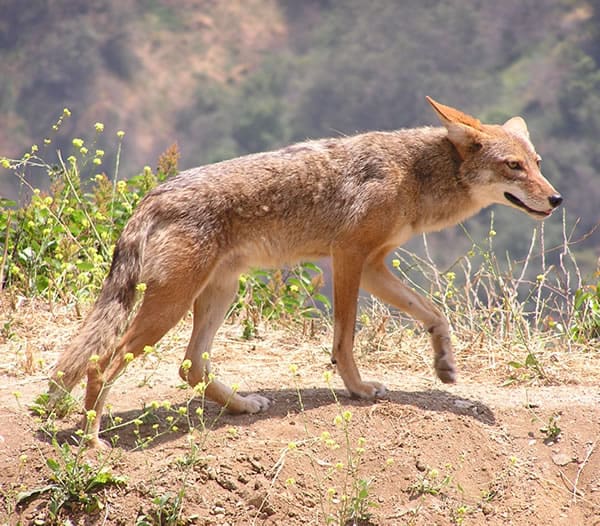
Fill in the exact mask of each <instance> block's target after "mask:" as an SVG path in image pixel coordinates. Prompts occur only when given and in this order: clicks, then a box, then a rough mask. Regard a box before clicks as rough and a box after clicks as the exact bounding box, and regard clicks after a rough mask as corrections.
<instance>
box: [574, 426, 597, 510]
mask: <svg viewBox="0 0 600 526" xmlns="http://www.w3.org/2000/svg"><path fill="white" fill-rule="evenodd" d="M598 440H599V439H598V438H597V439H596V440H595V441H594V443H593V444H592V445H591V446H590V447H589V448H588V450H587V453H586V455H585V458H584V459H583V462H582V463H581V466H579V469H578V470H577V475H576V476H575V482H574V483H573V500H574V501H575V500H577V495H578V494H580V493H581V492H580V491H578V490H577V484H578V483H579V477H580V475H581V472H582V471H583V468H584V467H585V465H586V464H587V463H588V462H589V460H590V457H591V456H592V453H593V452H594V449H596V445H597V444H598Z"/></svg>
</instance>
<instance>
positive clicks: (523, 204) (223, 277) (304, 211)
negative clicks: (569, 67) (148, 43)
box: [50, 99, 562, 445]
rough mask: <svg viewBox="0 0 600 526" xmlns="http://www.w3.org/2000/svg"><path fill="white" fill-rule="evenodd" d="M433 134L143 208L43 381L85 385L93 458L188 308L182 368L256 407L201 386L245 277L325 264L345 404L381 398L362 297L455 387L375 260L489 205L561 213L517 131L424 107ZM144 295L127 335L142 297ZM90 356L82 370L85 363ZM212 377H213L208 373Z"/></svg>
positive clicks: (432, 314)
mask: <svg viewBox="0 0 600 526" xmlns="http://www.w3.org/2000/svg"><path fill="white" fill-rule="evenodd" d="M428 100H429V102H430V103H431V105H432V106H433V108H434V110H435V111H436V113H437V115H438V117H439V118H440V120H441V122H442V124H443V127H438V128H435V127H424V128H416V129H406V130H399V131H394V132H371V133H365V134H361V135H356V136H353V137H343V138H338V139H324V140H318V141H310V142H306V143H301V144H296V145H293V146H289V147H287V148H284V149H281V150H278V151H274V152H269V153H261V154H254V155H248V156H245V157H240V158H237V159H232V160H230V161H224V162H221V163H217V164H213V165H209V166H204V167H200V168H194V169H191V170H187V171H185V172H182V173H181V174H179V175H178V176H176V177H174V178H173V179H171V180H169V181H167V182H165V183H164V184H162V185H160V186H158V187H157V188H155V189H154V190H152V191H151V192H149V193H148V195H147V196H146V197H145V198H144V199H143V200H142V201H141V203H140V204H139V206H138V208H137V209H136V211H135V212H134V214H133V216H132V217H131V219H130V220H129V222H128V224H127V225H126V227H125V229H124V230H123V233H122V235H121V238H120V239H119V241H118V243H117V245H116V247H115V253H114V256H113V261H112V265H111V269H110V272H109V274H108V276H107V278H106V280H105V283H104V286H103V288H102V291H101V292H100V295H99V297H98V300H97V302H96V304H95V306H94V308H93V309H92V311H91V312H90V314H89V315H88V317H87V319H86V320H85V322H84V323H83V327H82V329H81V331H80V332H79V334H78V335H77V336H76V337H75V338H74V339H73V341H72V342H71V344H70V345H69V347H68V348H67V349H66V351H65V352H64V353H63V354H62V355H61V357H60V360H59V362H58V364H57V366H56V368H55V370H54V372H53V376H52V379H51V383H50V390H51V394H52V396H53V397H57V396H59V395H60V393H61V392H63V391H64V390H67V391H68V390H71V389H72V388H73V387H74V386H75V384H76V383H77V382H78V381H79V380H80V379H81V378H82V377H83V376H84V375H86V374H87V388H86V395H85V407H86V410H92V409H93V410H95V412H96V413H95V414H96V416H95V418H94V419H93V421H92V422H91V430H89V431H90V432H91V436H92V445H98V444H99V443H100V442H99V437H98V434H99V430H100V417H101V414H102V409H103V406H104V403H105V400H106V397H107V394H108V390H109V387H110V385H111V384H112V382H113V381H114V379H115V378H116V376H117V375H118V374H119V372H120V371H121V370H122V369H123V367H124V366H125V363H126V362H125V355H129V354H131V355H133V356H138V355H139V354H141V353H142V352H143V349H144V347H145V346H147V345H154V344H155V343H156V342H157V341H158V340H159V339H160V338H161V337H162V336H163V335H164V334H165V333H166V332H167V331H168V330H169V329H170V328H171V327H173V325H175V324H176V323H177V321H178V320H179V319H180V318H181V317H182V316H183V315H184V314H185V313H186V312H187V311H188V309H189V308H190V307H192V308H193V330H192V335H191V339H190V342H189V344H188V347H187V350H186V353H185V359H186V360H189V362H187V363H191V367H190V368H189V369H188V368H187V367H186V368H185V370H183V369H182V370H180V374H181V375H182V377H183V378H184V379H185V380H187V381H188V382H189V383H190V384H191V385H196V384H197V383H199V382H202V381H204V382H206V383H207V387H206V396H207V397H208V398H209V399H211V400H214V401H215V402H217V403H219V404H222V405H226V406H227V408H228V409H229V410H230V411H233V412H240V413H243V412H246V413H255V412H258V411H263V410H265V409H267V408H268V406H269V400H268V399H266V398H265V397H263V396H261V395H258V394H250V395H247V396H241V395H240V394H239V393H237V392H234V391H233V390H232V389H231V388H229V387H228V386H226V385H224V384H223V383H221V382H220V381H218V380H214V379H213V380H211V381H210V382H209V381H208V375H209V373H210V360H209V357H210V348H211V344H212V341H213V338H214V335H215V333H216V331H217V329H218V328H219V326H220V324H221V323H222V321H223V317H224V316H225V314H226V312H227V309H228V307H229V305H230V304H231V302H232V301H233V299H234V297H235V294H236V291H237V286H238V276H239V274H240V273H241V272H244V271H246V270H248V268H250V267H258V266H267V267H273V266H279V265H282V264H288V263H294V262H297V261H299V260H308V259H311V258H321V257H330V258H331V260H332V269H333V291H334V293H333V304H334V336H333V350H332V355H331V359H332V362H333V363H335V364H336V365H337V369H338V371H339V373H340V375H341V377H342V379H343V381H344V384H345V386H346V387H347V389H348V391H349V392H350V393H351V394H352V395H354V396H357V397H360V398H367V399H371V398H374V397H377V396H381V395H383V394H384V393H385V391H386V389H385V387H384V385H383V384H381V383H379V382H374V381H364V380H363V379H362V378H361V376H360V373H359V371H358V369H357V367H356V363H355V361H354V358H353V355H352V346H353V339H354V325H355V318H356V308H357V307H356V304H357V297H358V292H359V288H361V287H362V288H364V289H365V290H367V291H369V292H371V293H372V294H374V295H376V296H378V297H379V298H381V299H382V300H383V301H385V302H387V303H389V304H391V305H393V306H395V307H397V308H399V309H401V310H403V311H404V312H406V313H408V314H409V315H411V316H412V317H414V318H415V319H416V320H418V321H420V322H421V323H423V324H424V326H425V327H426V328H427V330H428V331H429V332H430V334H431V339H432V346H433V352H434V367H435V370H436V373H437V375H438V377H439V378H440V379H441V380H442V381H443V382H446V383H451V382H454V381H455V380H456V369H455V364H454V358H453V354H452V348H451V345H450V337H449V333H448V323H447V321H446V320H445V318H444V317H443V315H442V314H441V313H440V311H439V310H438V309H437V308H436V307H435V306H434V305H433V304H432V303H431V302H430V301H429V300H428V299H426V298H424V297H422V296H420V295H418V294H417V293H416V292H414V291H413V290H412V289H410V288H408V287H407V286H406V285H404V284H403V283H402V282H401V281H400V280H398V279H397V278H396V277H395V276H393V275H392V273H391V272H390V271H389V270H388V269H387V267H386V266H385V257H386V255H387V254H388V253H389V252H390V251H392V250H393V249H394V248H396V247H397V246H399V245H401V244H402V243H404V242H405V241H406V240H407V239H409V238H410V237H411V236H413V235H414V234H417V233H421V232H427V231H431V230H439V229H441V228H444V227H446V226H449V225H453V224H456V223H458V222H460V221H462V220H464V219H466V218H467V217H469V216H471V215H473V214H475V213H476V212H477V211H479V210H480V209H481V208H483V207H486V206H488V205H491V204H493V203H501V204H505V205H508V206H512V207H514V208H519V209H521V210H522V211H524V212H526V213H527V214H529V215H531V216H533V217H536V218H538V219H543V218H545V217H548V216H549V215H550V214H551V213H552V211H553V209H554V208H556V207H557V206H558V205H559V204H560V203H561V201H562V198H561V196H560V195H559V194H558V193H557V192H556V190H555V189H554V188H553V187H552V185H551V184H550V183H549V182H548V181H547V180H546V179H544V177H543V176H542V174H541V172H540V157H539V156H538V154H537V153H536V151H535V148H534V147H533V145H532V143H531V141H530V138H529V132H528V130H527V126H526V124H525V121H524V120H523V119H522V118H520V117H514V118H512V119H510V120H509V121H507V122H506V123H504V124H503V125H488V124H482V123H481V122H480V121H479V120H477V119H475V118H473V117H471V116H468V115H466V114H464V113H462V112H460V111H458V110H456V109H454V108H450V107H448V106H444V105H442V104H439V103H437V102H435V101H433V100H431V99H428ZM142 282H143V283H145V284H146V291H145V294H144V297H143V300H142V302H141V305H140V308H139V310H138V311H137V313H136V314H135V316H134V318H133V320H132V321H131V323H128V321H127V320H128V318H129V316H130V314H131V312H132V310H133V307H134V302H135V291H136V285H137V284H138V283H142ZM92 356H94V359H93V360H90V358H91V357H92ZM211 376H212V375H211Z"/></svg>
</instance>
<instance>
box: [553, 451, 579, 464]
mask: <svg viewBox="0 0 600 526" xmlns="http://www.w3.org/2000/svg"><path fill="white" fill-rule="evenodd" d="M574 460H575V459H574V458H573V457H572V456H571V455H566V454H565V453H557V454H556V455H552V462H554V463H555V464H556V465H557V466H566V465H567V464H570V463H571V462H573V461H574Z"/></svg>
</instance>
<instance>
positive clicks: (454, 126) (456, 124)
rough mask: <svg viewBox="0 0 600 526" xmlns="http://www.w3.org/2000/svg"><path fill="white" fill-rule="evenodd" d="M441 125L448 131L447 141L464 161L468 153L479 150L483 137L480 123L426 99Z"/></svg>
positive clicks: (453, 109)
mask: <svg viewBox="0 0 600 526" xmlns="http://www.w3.org/2000/svg"><path fill="white" fill-rule="evenodd" d="M427 102H429V104H431V106H432V107H433V109H434V110H435V112H436V113H437V115H438V117H439V119H440V120H441V121H442V124H443V125H444V126H445V127H446V129H447V130H448V139H449V140H450V142H451V143H452V144H454V146H455V147H456V149H457V150H458V153H459V154H460V156H461V157H462V158H463V159H465V158H466V157H467V156H468V155H469V153H471V152H473V151H477V150H478V149H479V148H481V140H482V138H483V136H484V135H485V133H484V131H483V126H482V125H481V121H480V120H479V119H476V118H475V117H471V116H470V115H467V114H466V113H463V112H462V111H459V110H457V109H455V108H451V107H450V106H445V105H444V104H440V103H439V102H436V101H434V100H433V99H432V98H431V97H427Z"/></svg>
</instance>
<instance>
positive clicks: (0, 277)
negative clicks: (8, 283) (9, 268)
mask: <svg viewBox="0 0 600 526" xmlns="http://www.w3.org/2000/svg"><path fill="white" fill-rule="evenodd" d="M11 215H12V210H9V211H8V215H7V217H6V238H5V239H4V254H2V263H0V290H2V289H3V288H4V265H6V258H7V257H8V240H9V236H10V218H11Z"/></svg>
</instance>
